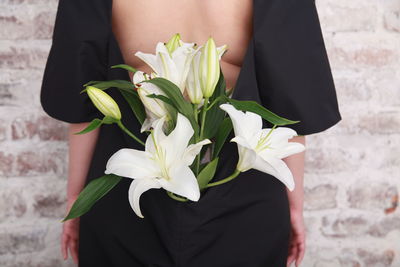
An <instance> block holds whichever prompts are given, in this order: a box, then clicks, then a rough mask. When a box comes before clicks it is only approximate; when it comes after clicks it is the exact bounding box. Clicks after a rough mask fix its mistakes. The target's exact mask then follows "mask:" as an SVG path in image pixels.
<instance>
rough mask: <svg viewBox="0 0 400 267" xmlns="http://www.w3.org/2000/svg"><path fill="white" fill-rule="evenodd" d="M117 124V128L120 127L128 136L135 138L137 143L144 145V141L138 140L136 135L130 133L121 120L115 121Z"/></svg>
mask: <svg viewBox="0 0 400 267" xmlns="http://www.w3.org/2000/svg"><path fill="white" fill-rule="evenodd" d="M117 125H118V126H119V128H121V129H122V130H123V131H124V132H125V133H126V134H127V135H129V136H130V137H132V138H133V139H135V140H136V141H137V142H138V143H139V144H141V145H143V146H144V145H145V144H144V142H143V141H142V140H140V139H139V138H138V137H137V136H136V135H134V134H133V133H131V131H129V130H128V129H127V128H126V127H125V126H124V125H123V124H122V122H121V121H118V122H117Z"/></svg>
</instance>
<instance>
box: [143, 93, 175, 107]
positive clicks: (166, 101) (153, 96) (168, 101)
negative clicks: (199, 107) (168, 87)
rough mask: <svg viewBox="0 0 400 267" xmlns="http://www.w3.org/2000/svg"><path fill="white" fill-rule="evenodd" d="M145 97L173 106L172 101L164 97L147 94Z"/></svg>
mask: <svg viewBox="0 0 400 267" xmlns="http://www.w3.org/2000/svg"><path fill="white" fill-rule="evenodd" d="M146 96H147V97H150V98H157V99H160V100H162V101H163V102H165V103H167V104H169V105H171V106H174V104H173V103H172V101H171V100H170V99H169V98H168V97H166V96H165V95H156V94H148V95H146Z"/></svg>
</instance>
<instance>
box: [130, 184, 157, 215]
mask: <svg viewBox="0 0 400 267" xmlns="http://www.w3.org/2000/svg"><path fill="white" fill-rule="evenodd" d="M152 188H161V185H160V183H159V182H158V180H157V179H140V180H133V181H132V183H131V185H130V186H129V190H128V198H129V204H130V205H131V207H132V209H133V211H134V212H135V213H136V215H137V216H139V217H140V218H144V216H143V214H142V211H141V210H140V205H139V204H140V203H139V201H140V196H141V195H142V194H143V193H144V192H146V191H147V190H149V189H152Z"/></svg>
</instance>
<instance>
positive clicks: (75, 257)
mask: <svg viewBox="0 0 400 267" xmlns="http://www.w3.org/2000/svg"><path fill="white" fill-rule="evenodd" d="M78 242H79V241H78V239H71V242H70V247H69V249H70V251H71V256H72V259H73V260H74V262H75V263H76V264H78V245H79V244H78Z"/></svg>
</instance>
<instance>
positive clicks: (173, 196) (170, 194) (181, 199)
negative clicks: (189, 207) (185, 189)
mask: <svg viewBox="0 0 400 267" xmlns="http://www.w3.org/2000/svg"><path fill="white" fill-rule="evenodd" d="M166 192H167V195H168V196H170V197H171V198H172V199H175V200H178V201H181V202H187V201H188V200H189V199H187V198H182V197H178V196H175V195H174V194H173V193H172V192H170V191H166Z"/></svg>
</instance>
